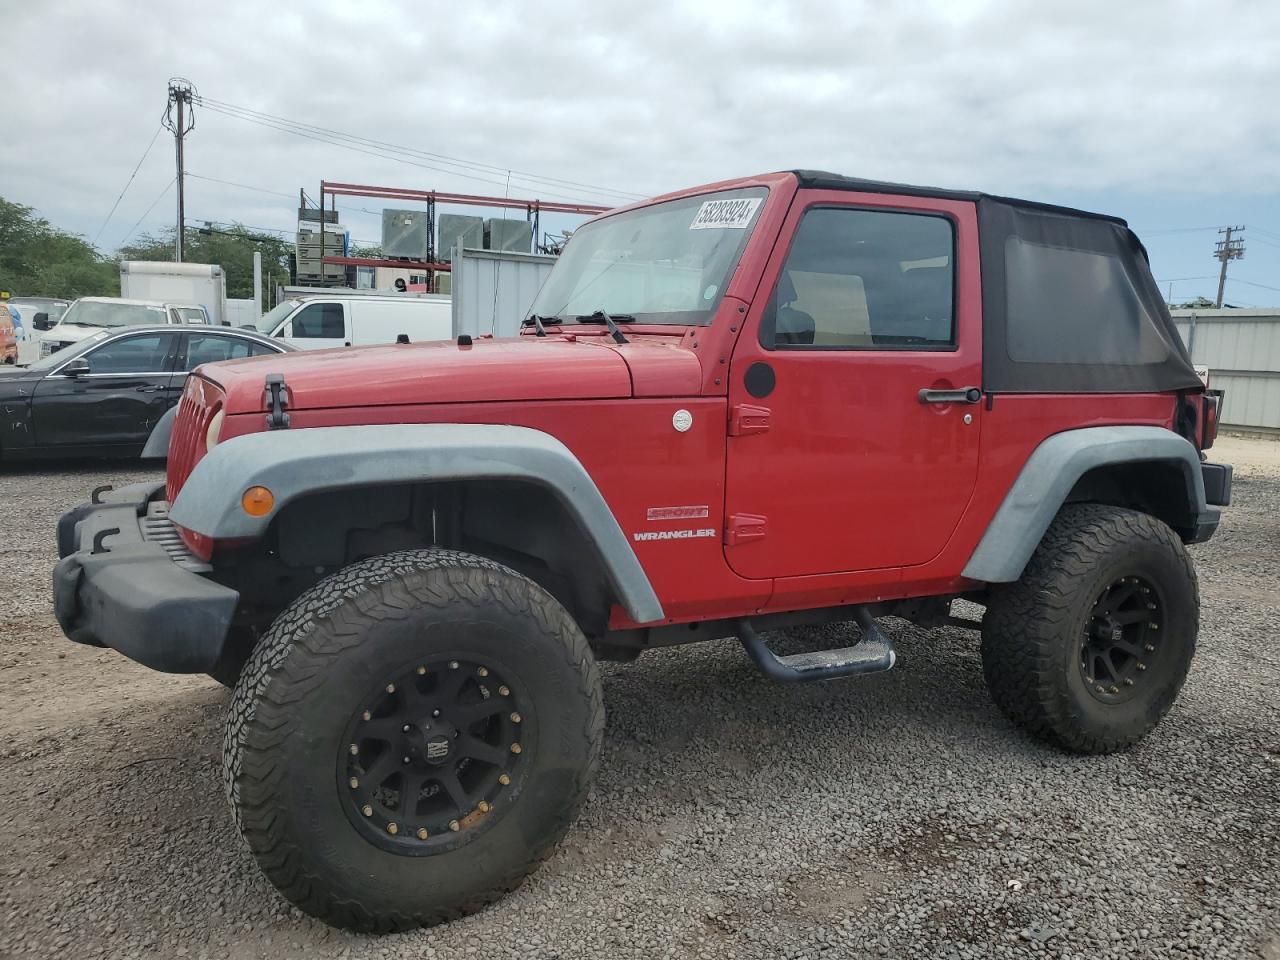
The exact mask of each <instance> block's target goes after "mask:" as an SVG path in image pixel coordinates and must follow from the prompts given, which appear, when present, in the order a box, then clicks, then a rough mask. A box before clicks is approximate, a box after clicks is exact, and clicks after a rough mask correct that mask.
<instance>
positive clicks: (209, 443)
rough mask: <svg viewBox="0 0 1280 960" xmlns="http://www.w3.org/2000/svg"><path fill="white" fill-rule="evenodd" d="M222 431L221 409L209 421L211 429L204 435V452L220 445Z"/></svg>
mask: <svg viewBox="0 0 1280 960" xmlns="http://www.w3.org/2000/svg"><path fill="white" fill-rule="evenodd" d="M221 432H222V411H221V410H219V411H218V412H217V413H215V414H214V415H213V419H212V420H210V421H209V430H208V432H207V433H205V435H204V452H205V453H208V452H210V451H211V450H212V449H213V448H214V447H216V446H217V445H218V434H219V433H221Z"/></svg>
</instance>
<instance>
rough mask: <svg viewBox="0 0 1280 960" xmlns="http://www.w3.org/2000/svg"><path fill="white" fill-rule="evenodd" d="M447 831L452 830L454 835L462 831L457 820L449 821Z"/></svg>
mask: <svg viewBox="0 0 1280 960" xmlns="http://www.w3.org/2000/svg"><path fill="white" fill-rule="evenodd" d="M449 829H450V830H452V831H453V832H454V833H457V832H458V831H459V830H461V829H462V827H461V825H459V823H458V821H457V820H450V821H449Z"/></svg>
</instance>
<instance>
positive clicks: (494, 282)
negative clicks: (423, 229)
mask: <svg viewBox="0 0 1280 960" xmlns="http://www.w3.org/2000/svg"><path fill="white" fill-rule="evenodd" d="M555 262H556V258H555V257H548V256H543V255H542V254H533V253H511V252H505V251H501V250H467V249H463V248H462V247H461V246H457V247H455V248H454V250H453V271H452V273H451V275H450V282H451V284H452V287H451V295H452V297H453V335H454V336H455V337H456V336H457V335H458V334H460V333H469V334H471V335H472V336H473V337H475V336H479V335H480V334H482V333H492V334H493V335H494V336H495V337H514V336H516V335H517V334H518V333H519V332H520V321H521V320H523V319H524V315H525V314H526V313H528V312H529V307H530V306H531V305H532V304H533V298H534V297H535V296H537V295H538V291H539V290H541V289H542V283H543V281H544V280H546V279H547V274H549V273H550V272H551V267H552V265H553V264H554V263H555Z"/></svg>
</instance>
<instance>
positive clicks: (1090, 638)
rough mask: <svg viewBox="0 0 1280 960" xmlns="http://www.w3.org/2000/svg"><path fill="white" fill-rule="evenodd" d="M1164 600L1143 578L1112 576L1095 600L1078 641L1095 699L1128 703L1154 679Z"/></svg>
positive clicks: (1082, 671)
mask: <svg viewBox="0 0 1280 960" xmlns="http://www.w3.org/2000/svg"><path fill="white" fill-rule="evenodd" d="M1163 630H1164V604H1163V603H1162V602H1161V599H1160V594H1159V592H1158V591H1157V590H1156V588H1155V586H1154V585H1153V584H1152V583H1150V582H1149V581H1147V580H1144V579H1143V578H1142V577H1133V576H1126V577H1120V578H1119V579H1117V580H1115V581H1113V582H1112V583H1111V584H1109V585H1108V586H1107V587H1106V588H1105V589H1103V591H1102V593H1101V594H1099V596H1098V599H1097V600H1096V601H1095V602H1094V604H1093V608H1092V609H1091V610H1090V612H1089V618H1088V620H1087V621H1086V623H1085V628H1084V637H1083V639H1082V641H1081V644H1080V658H1079V662H1080V675H1081V677H1082V678H1083V680H1084V684H1085V688H1086V689H1087V690H1088V691H1089V693H1090V694H1091V695H1092V696H1093V697H1094V698H1095V699H1097V700H1100V701H1102V702H1103V703H1108V704H1117V703H1124V702H1125V701H1127V700H1130V699H1132V698H1133V697H1134V696H1136V695H1138V694H1139V693H1141V692H1142V691H1143V690H1144V689H1145V688H1146V687H1148V686H1150V685H1151V683H1152V677H1153V675H1155V674H1157V673H1158V672H1159V671H1158V669H1157V667H1158V664H1159V662H1160V659H1161V655H1162V653H1163V650H1162V644H1161V639H1162V634H1163Z"/></svg>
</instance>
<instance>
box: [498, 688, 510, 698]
mask: <svg viewBox="0 0 1280 960" xmlns="http://www.w3.org/2000/svg"><path fill="white" fill-rule="evenodd" d="M498 693H500V694H502V695H503V696H504V697H509V696H511V691H510V690H509V689H507V687H505V686H501V687H499V688H498Z"/></svg>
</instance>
